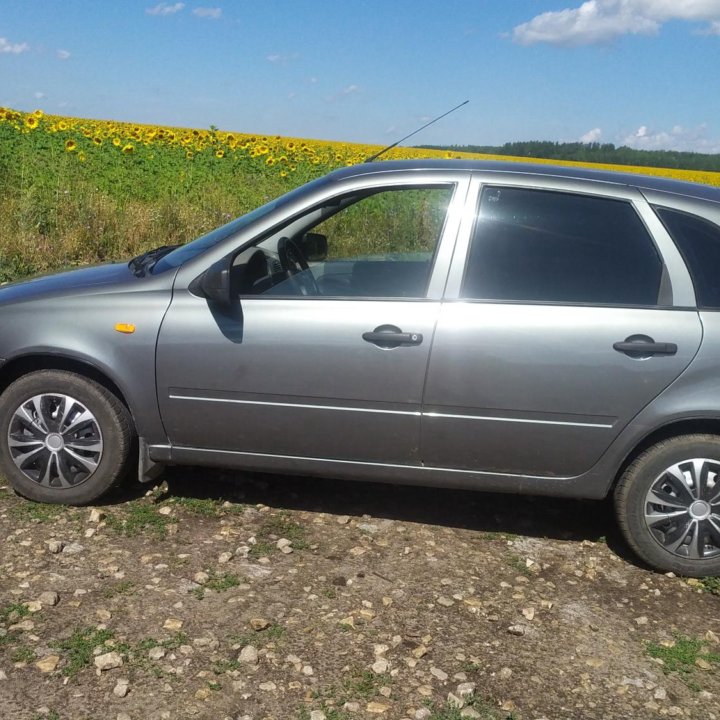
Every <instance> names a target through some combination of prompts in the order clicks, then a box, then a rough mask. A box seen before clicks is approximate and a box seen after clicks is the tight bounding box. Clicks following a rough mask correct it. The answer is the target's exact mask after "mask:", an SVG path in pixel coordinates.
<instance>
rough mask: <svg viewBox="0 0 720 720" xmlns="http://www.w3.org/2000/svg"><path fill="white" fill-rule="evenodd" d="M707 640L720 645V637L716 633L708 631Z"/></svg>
mask: <svg viewBox="0 0 720 720" xmlns="http://www.w3.org/2000/svg"><path fill="white" fill-rule="evenodd" d="M705 640H707V641H708V642H711V643H714V644H715V645H718V644H720V637H719V636H718V634H717V633H714V632H713V631H712V630H708V631H707V632H706V633H705Z"/></svg>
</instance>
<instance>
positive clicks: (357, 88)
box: [342, 85, 360, 95]
mask: <svg viewBox="0 0 720 720" xmlns="http://www.w3.org/2000/svg"><path fill="white" fill-rule="evenodd" d="M359 91H360V86H359V85H348V86H347V87H345V88H343V91H342V94H343V95H352V94H353V93H356V92H359Z"/></svg>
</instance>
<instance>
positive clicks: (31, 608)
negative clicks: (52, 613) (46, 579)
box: [23, 600, 42, 613]
mask: <svg viewBox="0 0 720 720" xmlns="http://www.w3.org/2000/svg"><path fill="white" fill-rule="evenodd" d="M23 604H24V605H25V607H26V608H27V610H28V612H31V613H36V612H40V611H41V610H42V603H40V602H38V601H37V600H30V601H29V602H26V603H23Z"/></svg>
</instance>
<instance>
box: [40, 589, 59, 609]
mask: <svg viewBox="0 0 720 720" xmlns="http://www.w3.org/2000/svg"><path fill="white" fill-rule="evenodd" d="M38 602H39V603H40V604H41V605H43V606H45V605H48V606H50V607H55V605H57V604H58V603H59V602H60V596H59V595H58V594H57V593H56V592H44V593H41V594H40V597H39V598H38Z"/></svg>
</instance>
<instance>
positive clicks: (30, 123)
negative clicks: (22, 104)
mask: <svg viewBox="0 0 720 720" xmlns="http://www.w3.org/2000/svg"><path fill="white" fill-rule="evenodd" d="M37 126H38V119H37V117H36V116H35V115H27V116H26V117H25V127H26V128H27V129H28V130H34V129H35V128H36V127H37Z"/></svg>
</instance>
